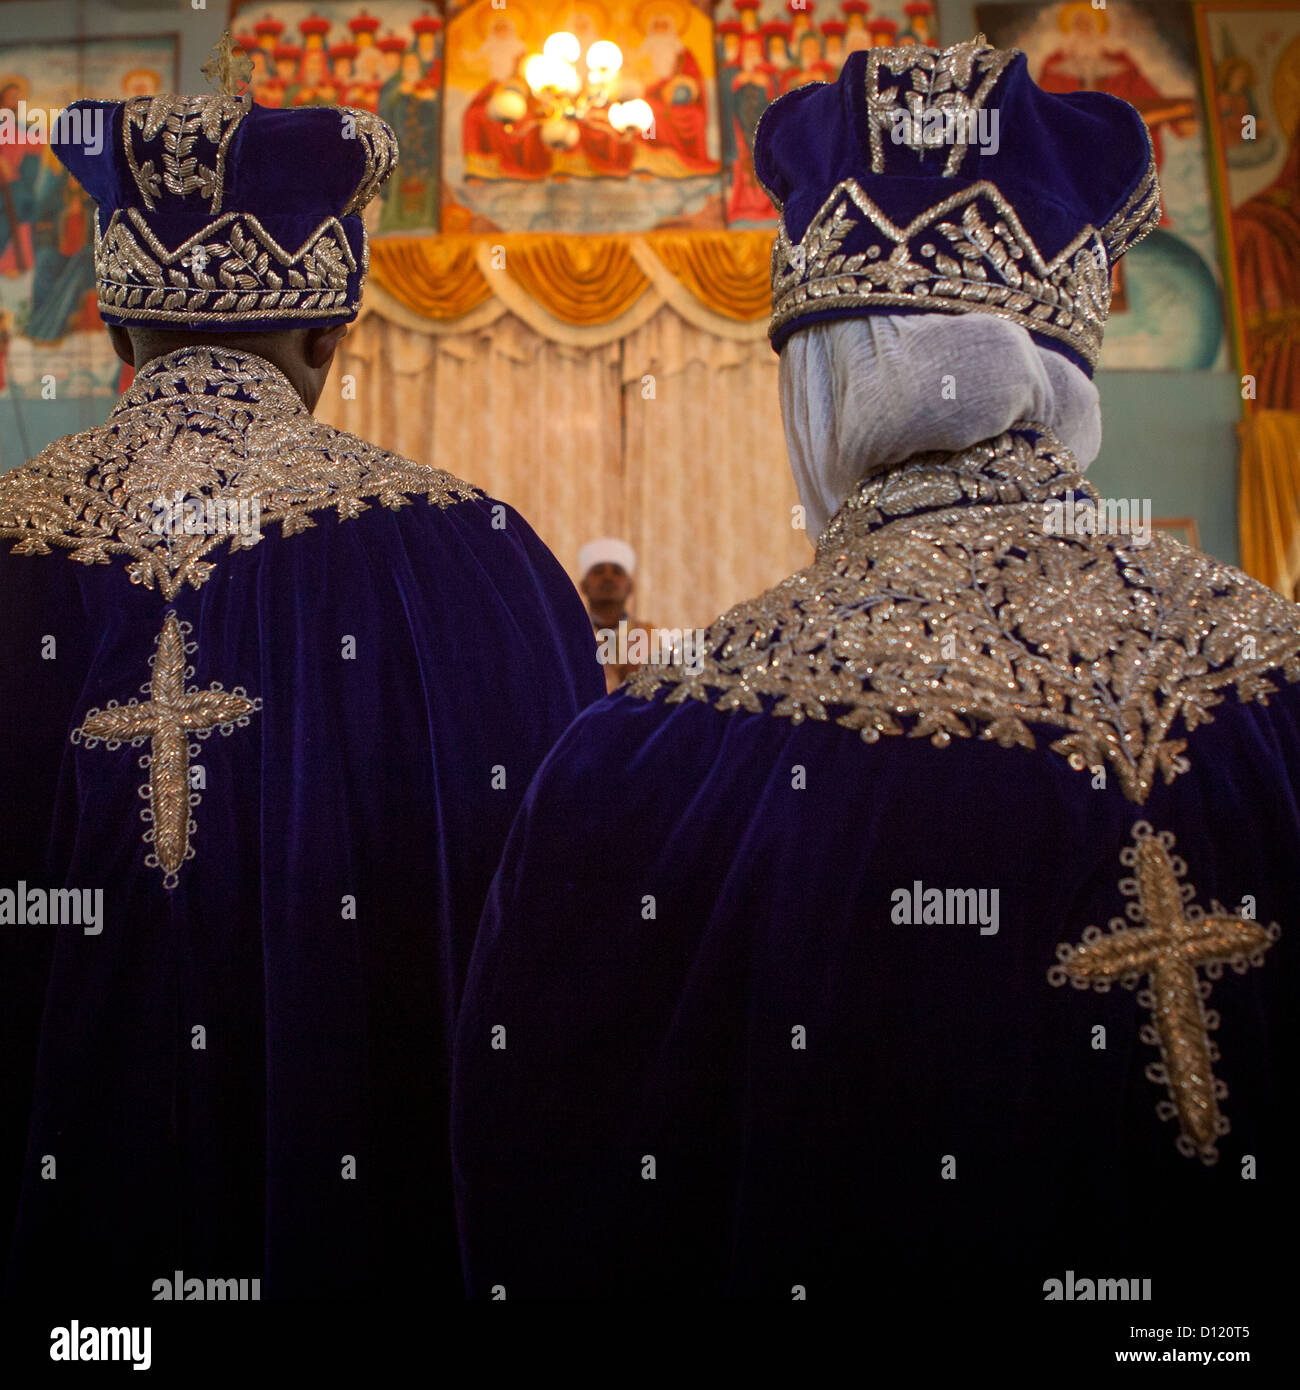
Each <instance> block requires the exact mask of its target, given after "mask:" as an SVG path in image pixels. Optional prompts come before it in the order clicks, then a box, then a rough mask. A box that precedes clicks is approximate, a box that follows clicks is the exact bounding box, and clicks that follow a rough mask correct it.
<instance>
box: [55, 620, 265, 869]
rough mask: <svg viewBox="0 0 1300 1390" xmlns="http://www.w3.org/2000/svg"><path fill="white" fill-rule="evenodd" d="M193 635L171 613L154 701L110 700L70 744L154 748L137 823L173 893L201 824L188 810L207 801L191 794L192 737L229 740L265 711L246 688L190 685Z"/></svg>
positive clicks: (152, 687) (152, 864)
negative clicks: (141, 825) (188, 662)
mask: <svg viewBox="0 0 1300 1390" xmlns="http://www.w3.org/2000/svg"><path fill="white" fill-rule="evenodd" d="M190 631H191V627H190V624H189V623H182V622H181V621H180V620H179V619H178V618H177V616H176V614H175V613H174V612H169V613H168V614H167V616H166V617H165V618H164V619H163V627H162V632H161V633H160V634H159V636H158V639H157V647H158V650H157V651H156V652H155V653H154V655H153V656H151V657H150V658H149V665H150V667H151V668H152V670H153V676H152V677H151V679H150V680H148V681H146V682H145V684H144V685H143V686H141V687H140V688H141V691H142V693H143V694H145V695H147V696H148V697H149V698H148V699H147V700H146V701H144V702H143V703H142V702H141V701H139V700H137V699H135V698H134V697H132V698H131V699H130V700H128V701H127V702H126V704H124V705H119V704H118V703H117V702H116V701H109V703H108V705H107V707H106V708H104V709H102V710H101V709H92V710H90V711H88V712H87V714H86V717H85V719H84V720H83V721H82V723H81V727H80V728H78V729H74V730H73V733H72V742H73V743H82V744H84V745H85V747H87V748H96V747H98V746H99V744H100V743H101V742H102V743H103V744H104V746H105V747H106V748H107V749H109V751H110V752H111V751H113V750H114V749H117V748H119V747H121V745H122V744H123V743H129V744H130V745H131V746H132V748H139V747H142V746H143V745H144V744H145V743H146V742H147V743H148V744H149V752H148V753H146V754H145V755H144V756H143V757H142V758H141V759H140V766H141V767H142V768H144V769H146V770H147V771H148V773H149V780H148V781H147V782H146V783H145V784H144V785H143V786H142V787H141V788H140V795H141V796H142V797H144V799H145V800H147V801H148V803H149V805H148V807H147V808H146V809H145V810H143V811H141V812H140V818H141V820H143V821H144V822H145V824H146V825H148V826H149V829H148V830H146V831H145V834H144V842H145V844H147V845H152V846H153V848H152V850H151V851H150V853H149V854H148V855H146V857H145V861H144V862H145V863H146V864H147V865H148V866H149V868H151V869H161V870H162V873H163V887H165V888H175V887H176V884H177V881H178V878H179V874H180V868H181V865H182V864H184V862H185V861H186V860H187V859H192V858H193V857H194V846H193V845H192V844H191V843H190V837H191V836H192V835H193V834H194V832H195V829H196V826H195V823H194V818H193V817H192V816H191V815H190V812H191V810H192V809H193V808H194V807H196V806H197V805H198V804H199V802H200V800H201V799H202V798H201V797H200V795H199V793H198V792H197V791H192V790H191V789H190V759H191V758H194V757H197V756H198V754H199V746H198V744H197V743H191V742H190V735H191V734H193V735H195V737H196V738H200V739H202V738H207V737H208V735H209V734H210V733H212V731H213V730H214V729H216V730H219V731H220V732H221V733H222V734H231V733H233V732H234V731H235V729H237V728H240V729H242V728H245V727H247V725H248V722H249V716H250V715H251V714H253V713H254V712H255V711H256V710H259V709H261V707H262V702H261V700H251V699H249V697H248V692H247V691H246V690H245V689H244V688H243V686H238V685H237V686H236V687H235V688H234V689H233V690H223V689H222V687H221V686H220V685H219V684H217V682H215V681H214V682H213V683H212V685H211V686H209V687H208V689H206V690H200V689H199V688H198V686H196V685H191V686H189V687H187V686H186V684H185V682H186V681H187V680H189V679H190V678H191V677H192V676H193V675H194V667H193V666H188V665H186V662H185V658H186V655H187V654H188V653H190V652H193V651H194V650H195V643H193V642H186V641H185V638H186V637H187V636H188V635H189V633H190Z"/></svg>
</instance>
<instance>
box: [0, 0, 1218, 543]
mask: <svg viewBox="0 0 1300 1390" xmlns="http://www.w3.org/2000/svg"><path fill="white" fill-rule="evenodd" d="M938 11H939V15H938V18H939V34H940V38H941V40H942V41H944V42H952V41H953V40H955V39H958V38H962V37H966V36H967V35H969V34H970V33H972V32H973V31H974V28H975V19H974V6H973V5H972V4H971V3H969V0H938ZM226 13H227V5H226V3H225V0H210V3H209V4H208V5H207V6H206V7H205V8H204V9H201V10H194V9H192V8H191V7H190V6H188V5H182V4H179V3H173V0H160V2H158V0H156V2H155V3H148V0H145V3H141V2H140V0H136V3H129V0H123V3H120V4H110V3H102V2H101V3H93V4H92V3H87V2H86V0H17V3H2V4H0V36H3V37H6V38H11V39H13V38H43V37H49V38H55V37H66V36H68V35H70V34H74V33H83V34H86V35H106V34H117V33H122V34H132V33H160V32H166V31H177V32H179V34H180V41H181V42H180V61H181V77H182V84H183V86H184V87H185V89H186V90H192V91H200V90H203V89H204V87H205V83H204V81H203V78H202V76H201V74H200V72H199V68H200V66H201V64H202V62H203V61H204V59H205V57H206V56H207V54H208V52H209V50H210V49H211V46H212V44H213V43H215V42H216V39H217V38H218V36H219V35H220V32H221V30H222V28H223V27H224V24H225V20H226ZM1096 380H1097V385H1098V388H1099V390H1100V392H1101V399H1102V409H1103V416H1104V439H1103V443H1102V450H1101V454H1100V456H1099V458H1098V459H1097V461H1096V463H1094V465H1093V466H1092V469H1091V471H1090V476H1091V477H1092V479H1093V481H1094V482H1095V483H1096V485H1097V486H1098V488H1099V489H1100V490H1101V491H1102V493H1103V494H1105V495H1108V496H1115V497H1142V498H1146V497H1149V498H1150V499H1151V504H1152V512H1153V514H1154V515H1155V516H1194V517H1195V518H1196V519H1197V521H1198V523H1199V525H1200V537H1201V544H1202V546H1203V548H1204V549H1205V550H1207V551H1209V553H1210V554H1212V555H1215V556H1217V557H1219V558H1220V559H1224V560H1228V561H1233V562H1235V561H1236V560H1237V558H1238V543H1237V505H1236V485H1237V443H1236V435H1235V427H1236V423H1237V420H1238V418H1239V405H1240V401H1239V396H1238V383H1237V378H1236V376H1235V374H1234V372H1233V368H1232V366H1231V364H1230V363H1229V364H1228V365H1226V366H1224V367H1223V368H1222V369H1220V370H1215V371H1152V370H1145V371H1104V370H1103V371H1099V372H1098V374H1097V378H1096ZM109 406H110V402H109V401H108V400H105V399H103V398H96V399H77V398H71V399H67V398H61V399H56V400H53V401H32V400H24V401H21V402H18V403H15V402H14V401H13V400H12V399H11V398H10V397H9V396H8V395H7V394H5V393H0V468H11V467H14V466H15V465H17V464H20V463H22V462H23V461H24V458H25V457H26V456H27V454H28V453H35V452H37V451H38V450H39V449H41V448H42V447H44V445H45V444H47V443H49V442H50V441H51V440H53V439H57V438H58V437H59V436H60V435H63V434H67V433H70V432H72V431H75V430H80V429H85V428H87V427H89V426H90V425H92V424H96V423H99V422H100V421H102V420H103V418H104V417H105V415H106V414H107V411H108V409H109ZM507 500H510V499H507ZM537 520H538V522H539V529H542V530H543V531H544V530H545V525H544V519H543V518H537Z"/></svg>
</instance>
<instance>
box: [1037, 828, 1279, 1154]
mask: <svg viewBox="0 0 1300 1390" xmlns="http://www.w3.org/2000/svg"><path fill="white" fill-rule="evenodd" d="M1173 847H1174V837H1173V835H1172V834H1171V833H1170V832H1169V831H1167V830H1165V831H1162V832H1161V833H1160V834H1158V835H1157V834H1156V833H1155V831H1154V830H1153V829H1152V828H1151V825H1150V824H1149V823H1148V822H1147V821H1138V822H1137V824H1136V825H1134V827H1133V844H1131V845H1129V846H1127V847H1126V848H1124V849H1123V850H1121V851H1120V856H1119V857H1120V863H1122V864H1123V865H1124V866H1125V867H1126V868H1129V869H1132V870H1133V875H1132V876H1131V877H1129V878H1123V879H1121V880H1120V884H1119V888H1120V892H1121V893H1123V894H1124V896H1125V897H1127V898H1129V899H1130V901H1129V902H1128V903H1127V904H1126V906H1125V909H1124V912H1125V916H1124V917H1112V918H1111V920H1110V933H1111V934H1110V935H1109V936H1107V935H1105V934H1104V933H1103V932H1102V931H1101V929H1100V928H1098V927H1089V928H1088V929H1087V930H1086V931H1085V932H1084V933H1083V941H1082V943H1081V944H1079V945H1078V946H1070V945H1060V946H1058V947H1057V948H1056V955H1057V961H1058V963H1057V964H1056V965H1054V966H1052V968H1051V969H1050V970H1049V971H1048V972H1047V978H1048V980H1049V981H1050V982H1051V983H1052V984H1054V985H1063V984H1065V983H1066V981H1067V980H1068V981H1069V983H1070V984H1072V985H1073V986H1074V987H1075V988H1076V989H1089V988H1091V989H1095V990H1097V991H1099V992H1105V991H1106V990H1108V989H1110V987H1111V985H1112V984H1113V983H1115V981H1117V980H1118V981H1119V983H1120V984H1121V985H1123V986H1124V987H1125V988H1126V989H1135V988H1136V987H1137V985H1138V983H1139V981H1141V980H1142V979H1143V978H1144V977H1145V979H1146V980H1147V984H1146V987H1145V988H1143V989H1142V990H1141V991H1139V993H1138V996H1137V1002H1138V1005H1139V1007H1140V1008H1143V1009H1149V1010H1150V1012H1151V1022H1150V1023H1148V1024H1144V1025H1143V1027H1142V1030H1141V1034H1140V1036H1141V1039H1142V1041H1143V1042H1144V1043H1146V1044H1147V1045H1148V1046H1150V1047H1158V1048H1159V1049H1160V1061H1159V1062H1152V1063H1151V1064H1150V1065H1149V1066H1148V1067H1147V1069H1146V1076H1147V1080H1148V1081H1154V1082H1155V1083H1156V1084H1157V1085H1159V1086H1164V1087H1166V1088H1167V1089H1168V1091H1169V1099H1168V1100H1162V1101H1161V1102H1160V1104H1159V1105H1158V1106H1157V1107H1156V1113H1157V1114H1158V1115H1159V1116H1160V1118H1161V1119H1162V1120H1171V1119H1174V1118H1175V1117H1176V1118H1177V1120H1178V1124H1179V1131H1180V1132H1179V1136H1178V1152H1179V1153H1181V1154H1183V1155H1184V1157H1187V1158H1191V1157H1193V1156H1199V1157H1200V1159H1201V1160H1202V1161H1203V1162H1205V1163H1207V1164H1208V1163H1215V1162H1217V1160H1218V1157H1219V1154H1218V1150H1217V1148H1216V1144H1217V1141H1218V1140H1219V1139H1220V1138H1221V1137H1222V1136H1223V1135H1225V1134H1227V1133H1228V1129H1229V1125H1228V1120H1227V1117H1226V1116H1224V1115H1223V1114H1222V1112H1221V1111H1220V1109H1219V1102H1220V1101H1221V1100H1223V1099H1224V1098H1225V1097H1226V1096H1227V1094H1228V1090H1227V1087H1226V1086H1225V1085H1224V1083H1223V1082H1222V1081H1220V1080H1218V1079H1216V1077H1215V1075H1214V1070H1213V1063H1215V1062H1216V1061H1218V1059H1219V1050H1218V1047H1217V1046H1216V1045H1215V1043H1214V1042H1212V1041H1211V1039H1210V1033H1211V1032H1213V1031H1214V1030H1215V1029H1216V1028H1218V1026H1219V1015H1218V1012H1217V1011H1216V1010H1214V1009H1208V1010H1207V1009H1206V1007H1205V1001H1206V1000H1207V999H1208V998H1209V996H1210V988H1211V986H1210V981H1212V980H1217V979H1220V978H1221V977H1222V975H1223V967H1224V966H1225V965H1231V966H1232V968H1233V969H1234V970H1235V971H1236V972H1237V973H1238V974H1245V972H1246V971H1247V970H1249V969H1250V967H1251V966H1252V965H1263V963H1264V952H1265V951H1267V950H1268V948H1269V947H1270V946H1271V945H1272V944H1273V942H1275V941H1276V940H1277V939H1278V938H1279V937H1280V936H1281V934H1282V932H1281V928H1280V927H1279V926H1278V925H1277V924H1276V923H1273V924H1271V925H1270V926H1268V927H1262V926H1260V925H1259V923H1258V922H1252V921H1250V920H1249V919H1248V918H1245V917H1238V916H1235V915H1233V914H1232V913H1229V912H1228V911H1227V910H1226V909H1225V908H1224V907H1223V906H1222V905H1221V904H1220V903H1217V902H1214V903H1212V904H1211V908H1210V912H1209V914H1207V913H1206V911H1205V909H1204V908H1203V907H1200V906H1198V905H1196V904H1195V903H1193V902H1192V899H1193V898H1194V897H1195V890H1194V888H1193V887H1192V885H1191V884H1190V883H1180V882H1179V880H1180V879H1181V878H1183V876H1184V875H1185V874H1186V873H1187V865H1186V863H1184V861H1183V860H1182V859H1180V858H1176V857H1173V856H1172V855H1171V853H1170V851H1171V850H1172V849H1173ZM1201 967H1204V969H1205V973H1206V975H1207V976H1208V977H1209V979H1206V980H1202V979H1199V978H1198V976H1197V973H1196V972H1197V970H1198V969H1199V968H1201Z"/></svg>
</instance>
